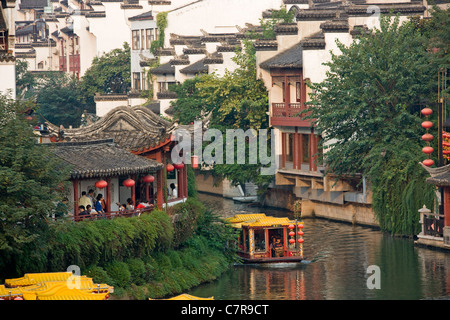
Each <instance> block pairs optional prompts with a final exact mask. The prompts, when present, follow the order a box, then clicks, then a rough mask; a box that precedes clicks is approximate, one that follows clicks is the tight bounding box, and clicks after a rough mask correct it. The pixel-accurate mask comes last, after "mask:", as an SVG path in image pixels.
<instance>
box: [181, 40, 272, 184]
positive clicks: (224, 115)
mask: <svg viewBox="0 0 450 320" xmlns="http://www.w3.org/2000/svg"><path fill="white" fill-rule="evenodd" d="M233 61H234V62H235V63H236V64H237V65H238V68H236V69H235V70H234V71H229V70H227V71H226V72H225V74H224V75H223V76H219V75H217V74H214V73H213V74H204V75H201V76H197V77H196V78H194V79H189V80H186V81H185V82H184V83H182V84H180V85H178V86H175V87H174V88H173V89H172V90H174V91H175V92H177V94H178V99H177V101H175V102H173V103H172V104H173V107H174V116H175V118H178V119H179V120H180V122H181V123H184V124H189V123H191V122H193V121H194V120H196V119H201V118H202V117H204V116H205V115H207V114H209V113H211V120H210V126H209V128H211V129H218V130H220V131H221V132H222V133H223V134H224V139H225V133H226V130H227V129H242V130H243V131H246V130H248V129H255V130H258V129H266V128H268V119H267V115H266V111H267V105H268V93H267V89H266V87H265V86H264V83H263V82H262V80H260V79H257V77H256V58H255V50H254V47H253V45H252V42H251V41H249V40H245V41H244V47H243V50H242V51H241V50H239V49H238V50H236V55H235V57H233ZM268 143H269V142H268ZM224 145H225V141H224ZM269 150H270V146H269ZM247 151H248V143H247V144H246V155H248V154H249V153H248V152H247ZM224 153H225V152H224ZM224 159H225V154H224ZM260 168H261V165H260V164H250V163H249V161H248V157H247V161H246V164H237V163H235V164H215V165H214V170H213V172H214V173H215V174H216V176H218V177H220V178H222V179H223V178H227V179H229V180H230V181H231V182H232V183H233V184H244V183H245V182H250V181H252V182H255V183H256V184H258V185H259V186H260V187H261V188H263V186H267V185H268V183H269V182H270V181H271V179H272V178H273V177H271V176H261V175H260V171H259V170H260Z"/></svg>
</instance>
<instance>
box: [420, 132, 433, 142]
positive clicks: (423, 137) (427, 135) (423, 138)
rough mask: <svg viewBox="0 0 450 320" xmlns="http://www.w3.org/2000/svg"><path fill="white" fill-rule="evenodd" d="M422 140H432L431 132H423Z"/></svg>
mask: <svg viewBox="0 0 450 320" xmlns="http://www.w3.org/2000/svg"><path fill="white" fill-rule="evenodd" d="M422 140H423V141H431V140H433V135H432V134H429V133H425V134H424V135H423V136H422Z"/></svg>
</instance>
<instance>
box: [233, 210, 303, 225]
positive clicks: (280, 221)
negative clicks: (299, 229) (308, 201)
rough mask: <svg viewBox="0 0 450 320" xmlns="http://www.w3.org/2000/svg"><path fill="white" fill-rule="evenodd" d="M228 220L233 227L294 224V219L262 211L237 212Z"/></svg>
mask: <svg viewBox="0 0 450 320" xmlns="http://www.w3.org/2000/svg"><path fill="white" fill-rule="evenodd" d="M228 222H229V223H231V224H233V226H234V227H236V228H240V227H242V226H248V227H270V226H275V225H281V226H288V225H290V224H294V223H295V221H292V220H289V218H285V217H281V218H280V217H272V216H266V215H265V214H264V213H255V214H237V215H235V216H234V217H231V218H229V219H228Z"/></svg>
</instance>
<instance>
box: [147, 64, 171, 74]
mask: <svg viewBox="0 0 450 320" xmlns="http://www.w3.org/2000/svg"><path fill="white" fill-rule="evenodd" d="M150 73H152V74H175V67H174V66H173V65H171V64H170V62H168V63H165V64H162V65H160V66H158V67H156V68H154V69H152V70H150Z"/></svg>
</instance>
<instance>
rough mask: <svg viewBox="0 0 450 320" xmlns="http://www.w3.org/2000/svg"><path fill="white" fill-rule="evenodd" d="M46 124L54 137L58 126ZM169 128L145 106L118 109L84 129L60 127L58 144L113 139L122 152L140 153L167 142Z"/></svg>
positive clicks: (166, 123) (58, 129)
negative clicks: (61, 135) (61, 134)
mask: <svg viewBox="0 0 450 320" xmlns="http://www.w3.org/2000/svg"><path fill="white" fill-rule="evenodd" d="M46 124H47V128H48V130H49V133H50V136H54V137H58V136H59V134H60V128H59V126H57V125H54V124H51V123H48V122H47V123H46ZM172 126H173V124H172V123H171V122H169V121H167V120H164V119H163V118H161V117H160V116H159V115H157V114H155V113H154V112H153V111H151V110H150V107H149V106H136V107H128V106H121V107H116V108H114V109H112V110H111V111H109V112H108V113H107V114H105V115H104V116H102V117H101V118H100V120H98V121H96V122H94V123H91V124H89V125H87V126H85V127H80V128H75V129H67V128H64V129H63V131H64V135H63V140H62V142H83V141H91V140H103V139H114V142H115V143H116V144H117V145H119V146H120V147H122V148H123V149H125V150H128V151H130V152H133V151H141V150H143V149H147V148H151V147H154V146H157V145H159V144H161V143H163V142H165V141H166V140H168V139H170V129H171V127H172Z"/></svg>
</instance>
